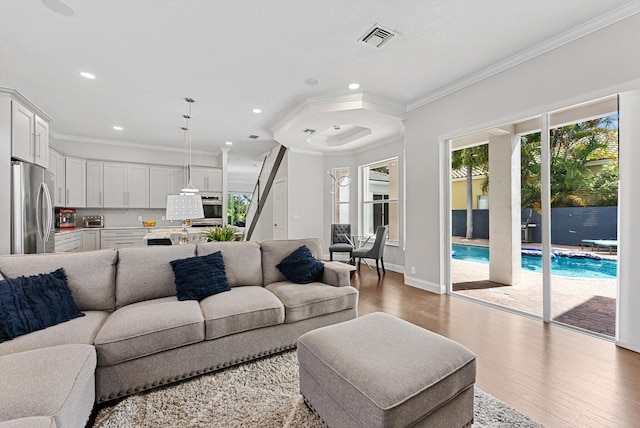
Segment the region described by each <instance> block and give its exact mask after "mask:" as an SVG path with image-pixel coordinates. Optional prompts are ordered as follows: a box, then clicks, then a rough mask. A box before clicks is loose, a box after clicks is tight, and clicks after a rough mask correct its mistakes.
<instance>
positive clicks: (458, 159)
mask: <svg viewBox="0 0 640 428" xmlns="http://www.w3.org/2000/svg"><path fill="white" fill-rule="evenodd" d="M488 166H489V145H488V144H482V145H479V146H473V147H467V148H466V149H460V150H455V151H453V152H451V169H454V170H455V169H461V168H465V170H466V179H467V192H466V194H467V203H466V206H467V233H466V238H467V239H472V238H473V170H474V169H480V170H482V171H483V172H484V173H485V174H486V172H487V169H488ZM482 187H483V189H486V188H487V187H488V181H486V179H485V182H484V183H483V185H482Z"/></svg>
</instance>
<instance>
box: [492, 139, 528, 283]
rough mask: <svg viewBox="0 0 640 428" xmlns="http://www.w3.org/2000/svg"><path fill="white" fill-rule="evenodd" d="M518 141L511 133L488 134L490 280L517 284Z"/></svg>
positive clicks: (518, 232)
mask: <svg viewBox="0 0 640 428" xmlns="http://www.w3.org/2000/svg"><path fill="white" fill-rule="evenodd" d="M520 174H521V172H520V142H519V139H518V137H516V136H514V135H513V134H508V135H501V136H491V137H490V138H489V177H490V180H491V181H490V186H491V203H490V204H489V236H490V237H491V239H490V241H489V255H490V261H489V281H493V282H497V283H500V284H507V285H516V284H518V283H519V282H520V276H521V271H522V268H521V267H520V266H521V255H520V232H521V231H520V223H521V222H520Z"/></svg>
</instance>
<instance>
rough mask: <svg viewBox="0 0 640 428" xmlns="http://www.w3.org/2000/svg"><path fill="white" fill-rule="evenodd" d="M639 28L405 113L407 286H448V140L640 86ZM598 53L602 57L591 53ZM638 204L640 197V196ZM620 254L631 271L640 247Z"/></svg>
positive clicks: (624, 171) (637, 299)
mask: <svg viewBox="0 0 640 428" xmlns="http://www.w3.org/2000/svg"><path fill="white" fill-rule="evenodd" d="M638 28H640V14H639V15H634V16H632V17H629V18H626V19H624V20H622V21H619V22H618V23H616V24H613V25H610V26H608V27H606V28H603V29H601V30H599V31H596V32H594V33H591V34H589V35H587V36H585V37H582V38H580V39H578V40H575V41H573V42H571V43H568V44H566V45H564V46H562V47H560V48H557V49H555V50H553V51H550V52H547V53H545V54H543V55H541V56H538V57H536V58H534V59H531V60H529V61H527V62H524V63H522V64H520V65H518V66H516V67H514V68H511V69H509V70H507V71H504V72H502V73H500V74H498V75H495V76H492V77H490V78H487V79H485V80H482V81H480V82H478V83H476V84H474V85H472V86H469V87H466V88H464V89H461V90H459V91H457V92H455V93H452V94H450V95H448V96H446V97H443V98H440V99H438V100H436V101H433V102H431V103H430V104H427V105H425V106H423V107H420V108H417V109H415V110H412V111H411V112H409V113H408V115H407V121H406V132H405V151H406V163H407V166H406V168H407V169H406V174H407V189H406V191H407V218H406V221H407V224H406V228H407V231H408V233H407V241H406V254H405V257H406V262H405V266H412V265H414V266H416V274H415V275H413V276H412V277H405V282H407V283H408V284H411V285H415V286H418V287H422V288H426V289H429V290H432V291H436V292H444V291H445V289H446V287H445V286H446V282H447V281H448V268H449V262H450V261H449V258H450V257H449V251H448V248H447V246H448V245H449V236H450V230H448V229H447V223H446V218H447V216H448V212H449V207H448V205H447V204H446V198H447V197H446V195H447V189H448V186H449V177H447V173H446V172H447V157H446V156H447V154H446V150H444V140H445V139H447V138H453V137H456V136H460V135H463V134H467V133H470V132H473V131H477V130H481V129H487V128H490V127H493V126H497V125H501V124H505V123H511V122H512V121H514V120H517V119H523V118H529V117H532V116H534V115H537V114H540V113H542V112H545V111H551V110H554V109H558V108H561V107H565V106H570V105H574V104H577V103H579V102H584V101H589V100H593V99H596V98H599V97H602V96H606V95H610V94H613V93H617V92H621V91H624V90H629V89H633V88H640V79H639V76H640V56H639V55H637V54H635V52H636V51H637V46H636V44H637V43H636V41H637V38H638ZM593 52H598V53H600V54H598V55H594V54H593ZM630 121H632V119H630ZM620 124H621V125H620V126H621V127H624V126H626V124H625V122H624V118H623V117H622V116H621V118H620ZM636 126H637V124H636ZM621 135H623V132H621ZM628 145H629V146H630V145H631V144H628ZM621 147H623V146H622V143H621ZM625 150H629V151H627V152H625ZM636 150H637V149H636ZM623 156H630V157H633V159H635V160H637V159H638V155H636V156H633V152H632V151H631V150H630V149H629V148H628V147H627V148H624V147H623V148H621V159H622V157H623ZM629 161H630V162H631V161H632V160H631V159H629ZM636 170H637V168H635V170H634V167H630V168H623V167H622V165H621V168H620V180H621V189H622V191H621V194H620V199H621V200H623V201H624V200H627V199H631V198H633V197H634V196H632V194H631V193H629V190H625V189H626V188H625V184H624V183H630V184H629V185H631V183H633V182H634V181H635V182H637V177H635V175H636V172H635V171H636ZM634 200H636V201H637V200H638V199H637V196H636V197H635V199H634ZM624 203H630V202H629V201H627V202H624ZM620 220H621V227H622V228H621V231H624V230H626V227H628V226H626V225H625V224H624V223H625V221H628V222H630V221H631V219H629V218H628V217H627V218H626V219H625V217H624V212H623V213H622V214H621V218H620ZM621 234H622V232H621ZM623 251H624V253H623ZM623 254H624V256H623ZM621 256H622V257H624V258H623V259H622V260H621V263H624V262H625V260H626V261H627V262H628V263H630V264H629V267H628V268H631V266H632V265H633V261H634V260H638V259H639V258H640V248H637V246H635V248H634V247H633V246H629V247H625V248H622V249H621ZM623 272H624V271H623ZM620 279H621V284H620V289H621V293H620V296H621V299H622V298H625V299H627V301H626V302H625V303H624V304H625V305H629V307H632V308H636V310H637V308H640V296H638V294H637V293H636V294H633V293H626V292H625V290H628V289H629V288H630V287H632V286H633V284H629V283H627V281H628V280H630V278H629V277H627V278H625V277H624V276H622V277H621V278H620ZM624 316H625V311H621V313H620V317H621V318H622V317H624ZM630 325H631V323H629V324H627V323H626V321H625V320H624V319H621V320H620V327H621V334H620V337H621V338H622V337H625V338H626V340H627V343H628V344H629V345H628V346H631V344H633V346H638V345H640V331H639V330H637V329H636V331H635V332H631V331H629V332H624V331H623V330H625V329H628V328H629V327H630ZM627 333H628V334H627Z"/></svg>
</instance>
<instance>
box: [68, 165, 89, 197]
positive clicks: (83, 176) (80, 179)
mask: <svg viewBox="0 0 640 428" xmlns="http://www.w3.org/2000/svg"><path fill="white" fill-rule="evenodd" d="M65 187H66V195H65V204H66V206H67V207H71V208H84V207H86V205H87V161H86V160H84V159H76V158H69V157H67V158H65Z"/></svg>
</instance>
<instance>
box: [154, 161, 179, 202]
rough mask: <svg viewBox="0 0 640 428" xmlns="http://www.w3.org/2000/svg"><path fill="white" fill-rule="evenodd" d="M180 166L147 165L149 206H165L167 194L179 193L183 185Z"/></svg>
mask: <svg viewBox="0 0 640 428" xmlns="http://www.w3.org/2000/svg"><path fill="white" fill-rule="evenodd" d="M183 177H184V172H183V169H182V168H175V167H168V166H151V167H149V208H166V206H167V195H175V194H178V193H180V189H181V188H182V187H183V186H184V178H183Z"/></svg>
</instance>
